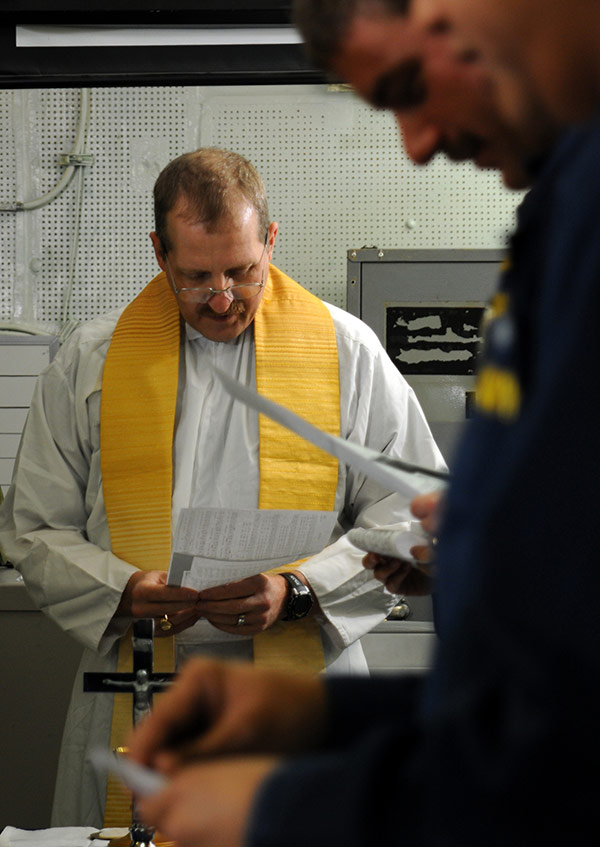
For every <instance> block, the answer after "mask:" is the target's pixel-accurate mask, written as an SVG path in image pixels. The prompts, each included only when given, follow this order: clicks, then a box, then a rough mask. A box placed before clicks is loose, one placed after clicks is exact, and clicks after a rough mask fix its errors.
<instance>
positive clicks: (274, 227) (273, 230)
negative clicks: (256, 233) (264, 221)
mask: <svg viewBox="0 0 600 847" xmlns="http://www.w3.org/2000/svg"><path fill="white" fill-rule="evenodd" d="M278 232H279V224H278V223H277V221H273V222H272V223H270V224H269V235H268V238H267V252H268V254H269V261H271V258H272V256H273V248H274V247H275V240H276V238H277V233H278Z"/></svg>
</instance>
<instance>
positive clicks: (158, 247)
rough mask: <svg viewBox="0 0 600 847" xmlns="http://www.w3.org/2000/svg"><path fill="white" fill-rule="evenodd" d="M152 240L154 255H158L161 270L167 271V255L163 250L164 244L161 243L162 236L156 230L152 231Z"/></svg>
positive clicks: (157, 259)
mask: <svg viewBox="0 0 600 847" xmlns="http://www.w3.org/2000/svg"><path fill="white" fill-rule="evenodd" d="M150 241H151V242H152V247H153V248H154V255H155V256H156V261H157V262H158V264H159V267H160V269H161V271H165V272H166V270H167V267H166V256H165V254H164V252H163V248H162V244H161V243H160V238H159V237H158V235H157V234H156V233H155V232H154V231H152V232H151V233H150Z"/></svg>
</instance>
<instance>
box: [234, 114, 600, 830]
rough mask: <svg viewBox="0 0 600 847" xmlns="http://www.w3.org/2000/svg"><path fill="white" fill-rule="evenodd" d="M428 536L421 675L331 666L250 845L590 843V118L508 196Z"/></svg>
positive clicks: (596, 415)
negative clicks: (504, 243) (386, 675)
mask: <svg viewBox="0 0 600 847" xmlns="http://www.w3.org/2000/svg"><path fill="white" fill-rule="evenodd" d="M510 254H511V257H510V263H511V264H510V267H509V269H508V270H507V271H506V272H505V274H504V275H503V279H502V283H501V288H500V291H499V293H498V295H497V296H496V298H495V300H494V304H493V313H494V314H493V317H492V321H491V323H490V324H489V326H488V327H487V331H486V342H485V348H484V355H483V363H482V367H481V370H480V375H479V383H478V392H477V397H478V400H477V402H478V407H479V408H478V411H477V413H476V416H475V418H474V419H473V420H472V421H471V423H470V425H469V427H468V429H467V431H466V433H465V436H464V438H463V441H462V444H461V447H460V450H459V452H458V455H457V458H456V462H455V481H454V484H453V486H452V488H451V491H450V494H449V497H448V504H447V510H446V517H445V521H444V526H443V528H442V532H441V536H440V544H439V548H438V549H439V562H438V573H439V577H438V587H437V622H438V628H439V631H440V636H441V638H440V645H439V649H438V653H437V656H436V659H435V662H434V666H433V670H432V672H431V673H430V674H429V675H428V676H427V677H426V678H425V679H423V680H422V681H421V680H418V679H408V678H397V679H387V680H381V679H379V680H377V679H375V680H344V679H331V680H328V681H327V687H328V691H329V697H330V706H331V734H330V738H329V743H328V746H327V749H326V750H324V751H322V752H321V753H319V754H317V755H314V756H307V757H306V758H303V759H298V760H296V761H293V762H288V763H287V764H286V765H285V766H284V767H282V768H281V769H280V770H279V771H278V772H277V774H275V775H274V776H273V777H272V778H271V779H270V781H269V782H268V783H267V784H266V786H265V787H264V789H263V791H262V794H261V796H260V798H259V802H258V804H257V806H256V808H255V812H254V818H253V821H252V825H251V832H250V836H249V844H251V845H256V847H269V845H273V847H275V845H277V847H281V845H306V844H308V845H311V846H312V847H316V845H328V847H331V845H344V847H351V845H369V847H370V845H375V847H379V845H383V844H387V843H390V844H394V843H398V844H401V843H407V844H411V845H412V844H414V845H457V847H469V845H477V847H482V845H486V847H487V845H496V844H497V845H502V847H509V845H510V847H513V845H521V844H522V845H526V844H527V845H531V847H537V845H548V844H558V843H561V844H563V845H565V844H566V845H571V844H572V845H574V847H578V845H584V844H597V843H598V839H599V838H600V829H599V823H600V809H599V807H600V796H599V788H600V778H599V776H598V774H599V772H600V496H599V494H598V489H599V483H598V473H597V467H598V459H597V457H596V452H597V450H598V445H597V441H598V439H599V438H600V122H596V123H594V124H593V125H591V126H590V127H589V128H587V129H585V130H582V131H574V132H570V133H568V134H567V135H566V136H565V137H564V138H563V139H562V141H561V143H560V144H559V146H558V148H557V150H556V151H555V153H554V155H553V156H552V157H551V158H550V160H549V161H548V162H547V164H546V167H545V169H544V170H543V172H542V173H541V174H540V177H539V179H538V181H537V184H536V186H535V188H534V189H533V190H532V191H531V192H530V193H529V195H528V196H527V198H526V199H525V201H524V203H523V204H522V207H521V209H520V210H519V222H518V227H517V232H516V234H515V236H514V237H513V239H512V245H511V251H510Z"/></svg>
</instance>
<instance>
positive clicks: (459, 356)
mask: <svg viewBox="0 0 600 847" xmlns="http://www.w3.org/2000/svg"><path fill="white" fill-rule="evenodd" d="M503 258H504V253H503V252H502V251H500V250H382V249H379V248H376V247H374V248H368V249H361V250H349V251H348V293H347V309H348V311H349V312H351V313H352V314H354V315H357V316H358V317H359V318H362V320H363V321H365V323H367V324H368V325H369V326H370V327H371V328H372V329H373V330H374V331H375V333H376V334H377V336H378V337H379V339H380V341H381V343H382V344H383V346H384V347H385V349H386V350H387V352H388V355H389V356H390V358H391V359H392V361H393V362H394V364H395V365H396V367H397V368H398V370H399V371H400V372H401V373H402V375H403V376H404V377H405V378H406V380H407V382H408V383H409V384H410V385H411V386H412V387H413V389H414V391H415V393H416V395H417V397H418V398H419V402H420V403H421V406H422V408H423V411H424V413H425V416H426V417H427V420H428V422H429V425H430V426H431V430H432V432H433V435H434V438H435V439H436V441H437V443H438V445H439V447H440V450H441V451H442V453H443V454H444V457H445V459H446V461H447V462H448V463H451V459H452V452H453V448H454V445H455V443H456V439H457V436H458V434H459V432H460V429H461V425H462V423H463V422H464V421H465V419H466V418H467V417H468V416H469V408H470V402H471V400H472V396H473V391H474V387H475V376H474V372H475V365H476V360H477V354H478V352H479V347H480V343H481V335H480V324H481V320H482V317H483V313H484V310H485V308H486V305H487V302H488V300H489V298H490V296H491V295H492V293H493V292H494V290H495V289H496V285H497V281H498V275H499V271H500V265H501V262H502V260H503Z"/></svg>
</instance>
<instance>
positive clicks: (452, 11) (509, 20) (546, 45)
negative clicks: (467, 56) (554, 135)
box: [411, 0, 600, 122]
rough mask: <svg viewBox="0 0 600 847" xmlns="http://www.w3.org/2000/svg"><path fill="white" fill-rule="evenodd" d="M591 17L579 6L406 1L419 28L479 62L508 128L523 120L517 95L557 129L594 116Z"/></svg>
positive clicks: (532, 1)
mask: <svg viewBox="0 0 600 847" xmlns="http://www.w3.org/2000/svg"><path fill="white" fill-rule="evenodd" d="M578 7H581V8H578ZM594 15H596V16H597V15H598V12H597V11H596V10H594V8H593V5H592V6H590V5H587V4H586V7H585V8H584V4H582V3H581V0H569V1H568V2H567V0H551V2H549V0H494V2H484V0H411V16H412V17H413V19H414V20H415V22H417V23H418V24H419V25H420V26H422V27H424V28H426V29H433V30H434V31H435V30H438V29H439V28H440V27H442V28H443V27H450V29H451V30H452V31H453V33H455V48H456V49H457V50H458V52H459V54H460V53H461V52H463V51H465V50H467V51H474V52H475V53H478V54H480V55H481V56H482V58H483V59H484V61H485V62H486V66H487V67H488V68H489V70H490V73H491V74H492V76H493V78H494V82H495V84H496V85H497V88H498V93H499V103H500V105H501V108H502V110H503V112H504V113H505V114H506V116H507V118H508V119H509V120H510V121H512V122H518V120H520V119H522V115H523V110H522V103H520V102H519V97H520V91H521V90H522V88H523V87H525V89H526V90H528V91H533V92H534V93H535V96H536V97H539V98H540V100H541V101H542V102H543V103H544V107H545V108H546V109H547V110H548V112H549V113H550V114H551V115H552V116H553V117H554V119H555V120H557V121H562V122H565V121H571V120H577V119H579V118H583V117H586V116H588V115H589V114H590V113H591V112H592V111H593V109H594V108H595V106H596V105H597V103H598V100H599V99H600V86H599V84H598V76H599V75H598V72H597V66H596V62H595V56H596V55H597V48H596V40H597V35H596V32H597V30H596V27H597V25H598V20H597V19H596V20H595V21H594V20H593V19H592V18H593V17H594ZM586 21H587V22H588V25H587V26H586ZM582 23H583V26H582Z"/></svg>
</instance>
